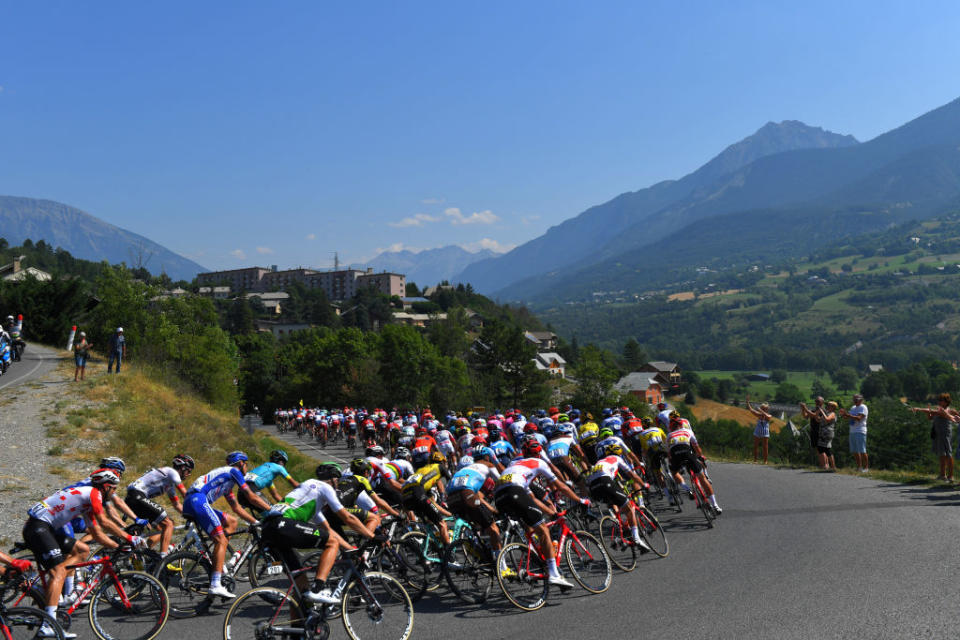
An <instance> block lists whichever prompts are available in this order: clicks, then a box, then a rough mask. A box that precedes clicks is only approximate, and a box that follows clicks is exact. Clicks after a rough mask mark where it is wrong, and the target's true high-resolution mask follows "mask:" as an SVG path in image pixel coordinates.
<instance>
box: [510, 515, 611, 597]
mask: <svg viewBox="0 0 960 640" xmlns="http://www.w3.org/2000/svg"><path fill="white" fill-rule="evenodd" d="M566 513H567V512H566V511H565V510H564V511H561V512H559V513H557V515H556V517H555V519H554V520H553V521H552V522H549V523H548V526H549V527H551V528H554V527H556V528H557V529H558V530H559V536H554V534H553V533H551V538H554V537H555V539H556V543H555V544H554V546H555V551H554V555H555V557H556V560H557V564H558V565H559V564H560V562H561V561H562V560H563V559H564V558H565V559H566V561H567V568H568V569H570V573H571V574H572V575H573V578H574V580H576V581H577V583H579V584H580V586H581V587H583V588H584V589H586V590H587V591H589V592H590V593H603V592H604V591H606V590H607V589H609V588H610V584H611V582H612V581H613V568H612V566H611V563H610V557H609V556H608V555H607V552H606V551H605V550H604V548H603V546H602V545H601V544H600V542H599V541H598V540H597V539H596V538H595V537H594V536H593V535H592V534H590V533H588V532H586V531H573V530H572V529H570V527H569V526H568V525H567V521H566V518H565V516H566ZM496 573H497V581H498V582H499V583H500V588H501V589H502V590H503V594H504V595H505V596H506V597H507V599H508V600H509V601H510V602H512V603H513V605H514V606H516V607H518V608H520V609H523V610H524V611H535V610H537V609H540V608H541V607H543V605H545V604H546V603H547V596H548V594H549V592H550V583H549V580H548V579H547V578H548V574H547V559H546V556H545V555H544V554H543V552H542V551H541V549H540V541H539V540H537V539H536V538H535V537H534V534H532V533H530V532H526V541H525V542H511V543H509V544H506V545H504V546H503V548H502V549H501V550H500V554H499V555H498V556H497V571H496Z"/></svg>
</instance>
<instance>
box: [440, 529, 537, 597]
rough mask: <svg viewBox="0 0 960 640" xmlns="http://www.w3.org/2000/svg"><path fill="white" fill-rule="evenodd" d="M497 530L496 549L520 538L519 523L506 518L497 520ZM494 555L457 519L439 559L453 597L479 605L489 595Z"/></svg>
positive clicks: (475, 533)
mask: <svg viewBox="0 0 960 640" xmlns="http://www.w3.org/2000/svg"><path fill="white" fill-rule="evenodd" d="M497 528H498V529H499V530H500V545H501V547H502V546H503V545H505V544H509V543H510V541H511V540H513V539H514V538H517V537H520V536H522V535H523V529H522V528H521V527H520V525H519V523H517V522H516V521H514V520H511V519H509V518H506V517H505V518H501V519H500V520H499V521H498V523H497ZM496 560H497V554H496V553H494V551H493V549H492V548H491V547H490V545H489V543H488V542H487V541H486V540H484V539H483V537H482V536H481V535H480V534H479V533H478V532H477V531H476V530H474V528H473V526H472V525H470V524H469V523H468V522H466V521H464V520H460V519H459V518H458V519H457V521H456V523H455V525H454V530H453V533H452V534H451V538H450V544H449V545H448V546H447V548H446V550H445V551H444V555H443V567H442V569H443V575H444V577H445V578H446V580H447V585H448V586H449V587H450V590H451V591H453V593H454V595H456V596H457V597H458V598H460V599H461V600H463V601H464V602H466V603H467V604H482V603H483V602H485V601H486V600H487V597H488V596H489V595H490V588H491V586H492V585H493V583H494V580H496V578H495V575H496V572H495V570H494V568H495V566H496Z"/></svg>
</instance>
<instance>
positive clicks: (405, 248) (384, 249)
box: [374, 242, 425, 255]
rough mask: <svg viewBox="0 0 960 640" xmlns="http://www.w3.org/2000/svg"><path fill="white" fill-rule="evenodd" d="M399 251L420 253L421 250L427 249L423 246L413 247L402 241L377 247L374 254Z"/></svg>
mask: <svg viewBox="0 0 960 640" xmlns="http://www.w3.org/2000/svg"><path fill="white" fill-rule="evenodd" d="M398 251H409V252H411V253H420V252H421V251H425V249H424V248H423V247H411V246H409V245H405V244H403V243H402V242H394V243H393V244H391V245H390V246H389V247H377V250H376V254H374V255H380V254H381V253H397V252H398Z"/></svg>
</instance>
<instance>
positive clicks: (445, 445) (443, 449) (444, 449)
mask: <svg viewBox="0 0 960 640" xmlns="http://www.w3.org/2000/svg"><path fill="white" fill-rule="evenodd" d="M437 449H439V450H440V453H442V454H443V455H445V456H452V455H453V454H454V453H455V452H454V449H453V443H452V442H440V443H437Z"/></svg>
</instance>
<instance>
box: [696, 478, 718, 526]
mask: <svg viewBox="0 0 960 640" xmlns="http://www.w3.org/2000/svg"><path fill="white" fill-rule="evenodd" d="M693 491H694V496H695V497H696V502H697V508H698V509H700V513H702V514H703V517H704V518H706V519H707V527H709V528H711V529H713V519H714V518H716V517H717V516H716V514H715V513H714V512H713V507H711V506H710V503H709V502H707V498H706V496H704V495H703V487H701V486H700V483H699V482H697V483H696V484H694V486H693Z"/></svg>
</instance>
